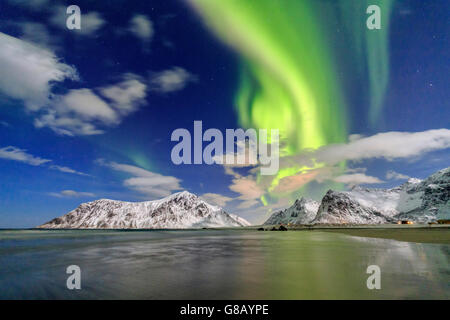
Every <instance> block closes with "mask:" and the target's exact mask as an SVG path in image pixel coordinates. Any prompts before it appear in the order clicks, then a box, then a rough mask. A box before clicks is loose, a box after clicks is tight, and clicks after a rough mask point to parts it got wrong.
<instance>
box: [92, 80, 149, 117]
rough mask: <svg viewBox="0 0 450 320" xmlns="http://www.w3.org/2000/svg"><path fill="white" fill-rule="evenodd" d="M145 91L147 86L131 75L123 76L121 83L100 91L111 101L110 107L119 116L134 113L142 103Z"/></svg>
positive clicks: (145, 94)
mask: <svg viewBox="0 0 450 320" xmlns="http://www.w3.org/2000/svg"><path fill="white" fill-rule="evenodd" d="M146 91H147V86H146V85H145V84H144V83H143V82H142V80H141V79H140V78H139V77H138V76H136V75H134V74H131V73H128V74H125V75H124V80H123V81H122V82H120V83H118V84H116V85H113V86H107V87H104V88H101V89H100V93H101V94H102V96H103V97H105V98H107V99H109V100H110V101H111V105H112V107H113V108H114V109H115V110H116V111H117V112H118V113H119V114H120V115H127V114H129V113H131V112H133V111H135V110H136V109H137V108H138V107H139V106H140V105H141V104H142V103H143V102H144V99H145V97H146V96H147V92H146Z"/></svg>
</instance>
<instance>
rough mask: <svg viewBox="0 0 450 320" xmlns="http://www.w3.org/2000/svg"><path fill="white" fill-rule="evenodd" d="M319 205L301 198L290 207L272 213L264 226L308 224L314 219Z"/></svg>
mask: <svg viewBox="0 0 450 320" xmlns="http://www.w3.org/2000/svg"><path fill="white" fill-rule="evenodd" d="M319 205H320V203H319V202H317V201H314V200H311V199H306V198H303V197H302V198H300V199H297V200H295V203H294V204H293V205H292V206H291V207H289V208H287V209H284V210H281V211H277V212H275V213H273V214H272V215H271V216H270V217H269V219H267V221H266V222H264V224H265V225H272V224H289V223H291V224H308V223H310V222H311V221H312V220H314V218H315V217H316V214H317V209H319Z"/></svg>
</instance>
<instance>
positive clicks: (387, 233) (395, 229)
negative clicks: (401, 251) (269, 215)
mask: <svg viewBox="0 0 450 320" xmlns="http://www.w3.org/2000/svg"><path fill="white" fill-rule="evenodd" d="M273 227H277V226H275V225H270V226H257V227H255V229H258V228H264V229H265V230H268V231H269V230H270V229H272V228H273ZM287 229H288V231H313V232H314V231H321V232H335V233H342V234H346V235H349V236H355V237H368V238H380V239H393V240H398V241H407V242H419V243H442V244H450V225H423V224H416V225H396V224H392V225H385V224H383V225H351V226H349V225H345V226H344V225H342V226H338V225H313V226H291V227H289V226H288V227H287Z"/></svg>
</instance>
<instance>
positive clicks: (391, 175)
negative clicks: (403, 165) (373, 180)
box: [386, 170, 411, 180]
mask: <svg viewBox="0 0 450 320" xmlns="http://www.w3.org/2000/svg"><path fill="white" fill-rule="evenodd" d="M410 178H411V177H410V176H407V175H406V174H402V173H398V172H395V171H393V170H389V171H388V172H386V179H389V180H407V179H410Z"/></svg>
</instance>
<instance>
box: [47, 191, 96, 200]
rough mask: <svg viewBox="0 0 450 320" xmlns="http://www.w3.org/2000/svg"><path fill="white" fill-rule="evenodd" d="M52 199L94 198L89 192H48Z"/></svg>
mask: <svg viewBox="0 0 450 320" xmlns="http://www.w3.org/2000/svg"><path fill="white" fill-rule="evenodd" d="M48 194H49V195H50V196H52V197H57V198H65V197H67V198H81V197H95V194H94V193H91V192H79V191H74V190H63V191H60V192H49V193H48Z"/></svg>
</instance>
